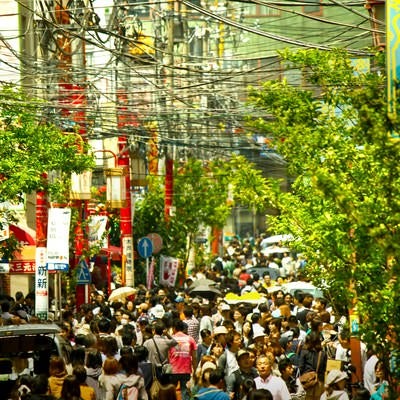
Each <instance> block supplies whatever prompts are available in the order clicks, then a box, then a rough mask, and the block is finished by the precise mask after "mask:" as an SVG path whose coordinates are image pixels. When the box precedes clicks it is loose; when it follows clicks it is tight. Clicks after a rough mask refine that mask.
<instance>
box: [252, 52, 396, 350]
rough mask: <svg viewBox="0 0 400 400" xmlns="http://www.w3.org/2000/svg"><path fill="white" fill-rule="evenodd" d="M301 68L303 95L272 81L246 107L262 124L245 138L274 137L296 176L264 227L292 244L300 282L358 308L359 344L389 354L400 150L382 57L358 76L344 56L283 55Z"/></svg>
mask: <svg viewBox="0 0 400 400" xmlns="http://www.w3.org/2000/svg"><path fill="white" fill-rule="evenodd" d="M281 55H282V59H283V60H284V62H286V63H290V65H291V67H292V68H296V69H300V70H301V71H302V76H303V84H302V86H301V87H296V86H293V85H290V84H289V83H288V82H287V81H285V80H283V81H269V82H265V83H264V84H263V87H262V89H261V90H256V89H254V88H252V89H251V90H250V99H251V102H252V104H253V105H255V106H256V108H257V109H259V110H263V111H264V113H265V118H263V119H259V120H253V121H252V129H257V130H262V131H263V132H266V133H267V134H268V136H270V137H272V138H273V143H274V145H275V146H276V149H277V151H278V152H279V153H280V154H282V155H283V156H284V158H285V159H286V160H287V161H288V169H289V171H290V173H291V174H292V175H293V176H294V183H293V186H292V189H291V191H290V192H288V193H281V192H279V191H276V192H275V200H274V203H275V204H276V206H277V208H278V209H279V211H280V214H279V216H277V217H275V218H271V221H270V222H271V224H272V225H273V226H274V227H275V229H276V230H278V231H281V232H282V233H283V232H284V233H288V232H290V233H292V234H293V235H294V236H295V237H296V238H298V240H297V242H296V245H297V247H298V250H299V251H301V252H303V253H305V254H306V256H307V258H308V267H307V273H308V275H309V276H310V277H311V278H312V280H313V281H315V282H316V283H317V284H320V285H327V286H328V287H329V293H330V295H331V301H332V302H333V304H334V305H336V306H337V307H339V308H341V309H348V308H353V307H355V306H356V307H357V310H358V312H359V313H360V315H361V316H362V333H363V340H365V341H366V342H367V343H370V344H372V343H374V344H378V345H381V346H382V347H383V348H384V350H383V351H386V352H390V351H391V350H392V345H391V344H390V341H389V342H388V341H387V335H388V333H389V332H390V333H391V334H392V335H393V333H392V332H393V330H392V328H393V327H392V325H396V327H394V328H393V329H394V331H395V334H397V335H398V334H399V333H400V331H399V330H400V326H399V325H398V324H394V316H396V315H398V311H399V304H400V303H399V300H400V299H399V293H400V283H399V278H398V277H399V269H400V264H399V261H400V259H399V255H400V253H399V250H400V166H399V163H398V159H399V156H400V142H399V141H397V140H391V139H390V132H391V131H392V130H393V129H395V127H396V123H397V121H396V120H395V119H393V118H388V113H387V111H388V110H387V101H386V97H385V96H386V95H385V90H384V88H385V85H386V81H385V75H384V74H383V73H382V71H381V70H380V64H379V63H380V57H371V59H370V60H364V61H367V62H370V63H371V64H370V65H371V66H372V67H373V68H372V67H371V70H372V69H374V71H375V72H370V71H359V70H357V69H356V68H355V67H354V65H357V60H352V59H351V58H350V57H349V56H348V54H346V53H345V51H342V50H336V51H332V52H321V51H314V50H305V51H298V52H296V53H292V52H284V53H282V54H281Z"/></svg>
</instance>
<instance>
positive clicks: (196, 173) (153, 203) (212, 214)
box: [134, 156, 272, 260]
mask: <svg viewBox="0 0 400 400" xmlns="http://www.w3.org/2000/svg"><path fill="white" fill-rule="evenodd" d="M173 185H174V190H173V207H174V210H175V212H174V215H172V216H171V217H170V220H169V222H165V220H164V190H165V189H164V178H163V177H154V176H152V177H150V178H149V185H148V192H147V194H146V196H145V197H144V199H143V200H141V201H138V202H137V203H136V205H135V221H134V226H135V235H136V236H137V237H141V236H145V235H147V234H148V233H150V232H157V233H159V234H160V235H161V236H162V237H163V239H164V249H163V254H167V255H171V256H177V257H180V258H182V259H184V260H187V257H188V253H187V251H188V248H187V239H188V237H190V238H191V239H192V240H193V238H195V237H196V235H197V234H199V232H200V231H201V230H203V229H204V228H205V227H219V228H222V227H223V226H224V224H225V222H226V219H227V217H228V215H229V213H230V209H231V207H232V205H233V204H235V203H236V204H240V205H242V206H247V207H249V208H252V209H253V208H255V209H257V210H265V209H266V208H267V207H269V205H270V203H269V196H270V194H271V193H272V192H271V191H270V187H269V185H268V182H267V181H266V180H265V178H263V176H262V174H261V173H260V172H259V171H257V170H256V169H255V168H254V167H253V165H252V164H251V163H249V162H248V161H246V159H245V158H244V157H238V156H232V158H231V159H230V160H212V161H209V162H207V163H203V162H202V161H200V160H195V159H189V160H187V161H185V162H184V163H182V164H179V163H176V164H175V168H174V184H173Z"/></svg>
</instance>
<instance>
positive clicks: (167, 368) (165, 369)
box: [152, 338, 172, 375]
mask: <svg viewBox="0 0 400 400" xmlns="http://www.w3.org/2000/svg"><path fill="white" fill-rule="evenodd" d="M152 339H153V342H154V346H155V347H156V350H157V354H158V359H159V360H160V364H161V372H162V373H163V374H164V375H168V374H172V365H171V364H170V363H169V362H168V360H164V361H161V354H160V350H159V349H158V346H157V343H156V341H155V340H154V338H152Z"/></svg>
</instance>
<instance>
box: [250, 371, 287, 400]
mask: <svg viewBox="0 0 400 400" xmlns="http://www.w3.org/2000/svg"><path fill="white" fill-rule="evenodd" d="M254 383H255V384H256V389H267V390H269V391H270V392H271V394H272V398H273V399H274V400H290V399H291V397H290V393H289V390H288V388H287V386H286V383H285V381H284V380H283V379H282V378H279V377H278V376H274V375H270V376H268V377H267V378H266V379H265V380H264V379H263V378H261V376H257V378H254Z"/></svg>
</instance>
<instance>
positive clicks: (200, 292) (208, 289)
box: [189, 285, 222, 300]
mask: <svg viewBox="0 0 400 400" xmlns="http://www.w3.org/2000/svg"><path fill="white" fill-rule="evenodd" d="M189 295H190V296H192V297H195V296H200V297H204V298H205V299H208V300H213V299H214V298H215V297H217V296H222V293H221V291H220V290H219V289H218V288H216V287H214V286H208V285H199V286H196V287H194V288H193V289H191V290H189Z"/></svg>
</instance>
